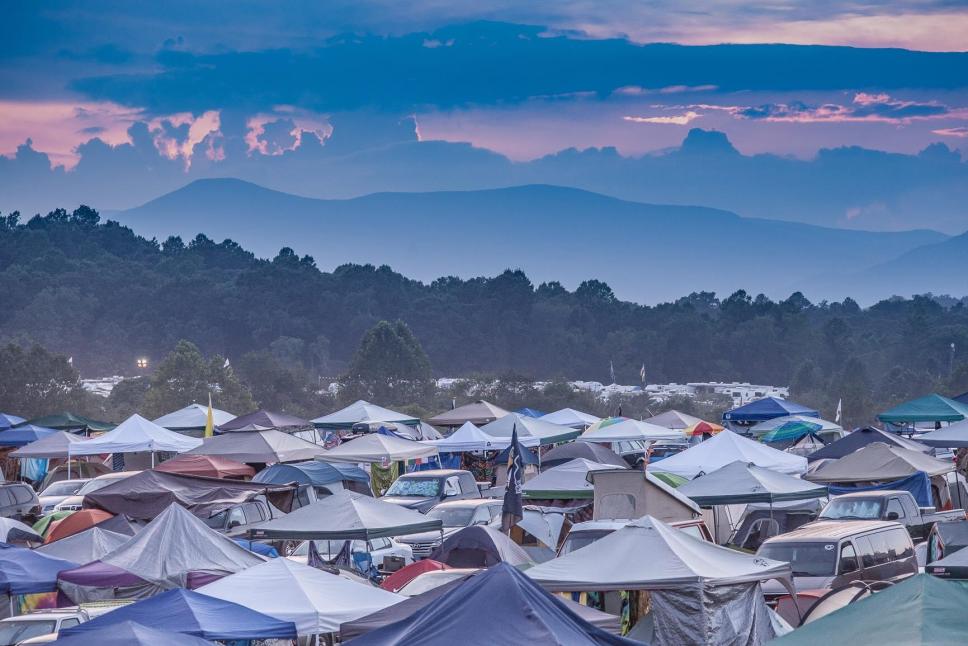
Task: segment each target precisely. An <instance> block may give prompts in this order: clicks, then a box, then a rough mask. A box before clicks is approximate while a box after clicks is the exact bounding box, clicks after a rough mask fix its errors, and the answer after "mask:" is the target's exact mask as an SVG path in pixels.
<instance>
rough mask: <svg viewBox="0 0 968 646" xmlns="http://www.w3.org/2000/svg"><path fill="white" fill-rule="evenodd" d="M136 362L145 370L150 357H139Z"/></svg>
mask: <svg viewBox="0 0 968 646" xmlns="http://www.w3.org/2000/svg"><path fill="white" fill-rule="evenodd" d="M135 363H136V364H137V365H138V367H139V368H141V369H142V370H144V369H145V368H147V367H148V358H147V357H138V360H137V361H136V362H135Z"/></svg>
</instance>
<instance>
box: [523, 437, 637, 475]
mask: <svg viewBox="0 0 968 646" xmlns="http://www.w3.org/2000/svg"><path fill="white" fill-rule="evenodd" d="M575 458H584V459H585V460H588V461H590V462H598V463H599V464H610V465H612V466H615V467H626V466H628V463H627V462H626V461H625V460H623V459H622V456H620V455H619V454H618V453H616V452H615V451H613V450H611V449H610V448H608V447H605V446H602V445H601V444H596V443H594V442H569V443H568V444H562V445H561V446H556V447H555V448H553V449H551V450H550V451H548V452H547V453H545V454H544V455H542V456H541V466H542V467H543V468H545V469H547V468H550V467H556V466H558V465H559V464H564V463H565V462H568V461H570V460H574V459H575Z"/></svg>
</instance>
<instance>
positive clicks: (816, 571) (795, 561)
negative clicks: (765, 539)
mask: <svg viewBox="0 0 968 646" xmlns="http://www.w3.org/2000/svg"><path fill="white" fill-rule="evenodd" d="M756 554H757V555H758V556H763V557H766V558H768V559H773V560H775V561H789V563H790V565H792V566H793V576H832V575H833V574H834V573H835V569H836V566H837V544H836V543H787V542H774V543H763V545H761V546H760V549H759V550H758V551H757V552H756Z"/></svg>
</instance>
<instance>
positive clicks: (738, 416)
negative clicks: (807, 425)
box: [723, 397, 820, 424]
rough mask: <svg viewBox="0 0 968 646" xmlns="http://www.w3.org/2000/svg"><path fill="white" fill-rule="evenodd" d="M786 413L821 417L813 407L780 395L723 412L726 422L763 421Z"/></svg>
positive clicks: (747, 422)
mask: <svg viewBox="0 0 968 646" xmlns="http://www.w3.org/2000/svg"><path fill="white" fill-rule="evenodd" d="M786 415H806V416H807V417H820V413H819V412H818V411H816V410H814V409H812V408H808V407H806V406H803V405H802V404H798V403H796V402H791V401H787V400H786V399H780V398H779V397H764V398H763V399H757V400H756V401H751V402H750V403H748V404H743V405H742V406H739V407H737V408H734V409H732V410H728V411H726V412H725V413H723V421H724V422H740V423H746V424H749V423H756V422H763V421H766V420H768V419H773V418H774V417H784V416H786Z"/></svg>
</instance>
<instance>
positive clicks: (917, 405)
mask: <svg viewBox="0 0 968 646" xmlns="http://www.w3.org/2000/svg"><path fill="white" fill-rule="evenodd" d="M966 418H968V404H962V403H961V402H959V401H955V400H954V399H948V398H947V397H943V396H941V395H939V394H937V393H934V394H931V395H927V396H925V397H919V398H918V399H912V400H911V401H908V402H904V403H903V404H898V405H897V406H895V407H894V408H891V409H889V410H886V411H884V412H883V413H881V414H880V415H878V416H877V419H879V420H881V421H882V422H884V423H887V424H914V423H917V422H960V421H961V420H963V419H966Z"/></svg>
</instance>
